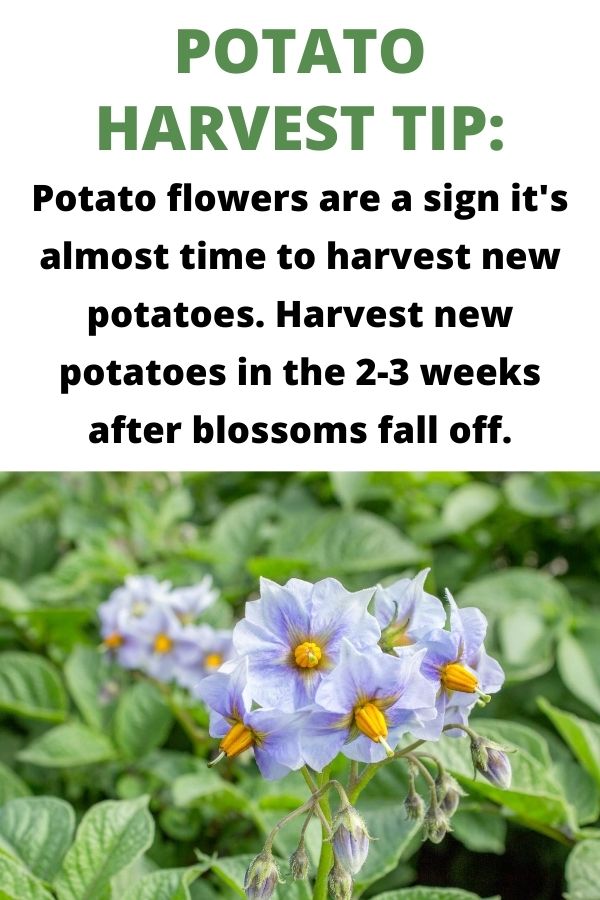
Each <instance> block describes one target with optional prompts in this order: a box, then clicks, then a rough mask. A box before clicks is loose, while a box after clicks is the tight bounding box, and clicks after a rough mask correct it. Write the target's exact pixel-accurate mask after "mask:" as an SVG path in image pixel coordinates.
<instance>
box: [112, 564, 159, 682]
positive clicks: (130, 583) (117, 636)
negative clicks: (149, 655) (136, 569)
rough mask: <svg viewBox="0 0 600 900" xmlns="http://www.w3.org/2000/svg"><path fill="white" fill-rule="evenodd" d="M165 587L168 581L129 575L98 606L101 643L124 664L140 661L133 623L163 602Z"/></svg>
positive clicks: (141, 649) (128, 666) (130, 666)
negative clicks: (161, 581)
mask: <svg viewBox="0 0 600 900" xmlns="http://www.w3.org/2000/svg"><path fill="white" fill-rule="evenodd" d="M167 590H168V582H163V583H160V582H158V581H157V580H156V578H154V577H153V576H151V575H142V576H133V575H132V576H129V577H127V578H126V579H125V584H124V585H122V586H121V587H118V588H117V589H116V590H114V591H113V592H112V594H111V595H110V597H109V599H108V600H107V601H106V603H102V604H101V605H100V606H99V607H98V616H99V618H100V633H101V635H102V638H103V642H104V647H105V649H107V650H109V651H110V652H111V653H113V654H114V656H115V658H116V660H117V662H118V663H119V664H120V665H121V666H123V667H124V668H126V669H136V668H140V667H141V665H142V664H143V661H144V659H145V656H146V653H145V647H144V645H143V642H140V640H139V639H138V637H137V633H136V632H137V623H139V622H140V621H141V620H143V619H144V617H145V616H147V615H148V613H149V612H150V611H151V610H152V609H155V608H157V607H159V606H160V604H161V603H162V602H164V599H165V597H166V594H167Z"/></svg>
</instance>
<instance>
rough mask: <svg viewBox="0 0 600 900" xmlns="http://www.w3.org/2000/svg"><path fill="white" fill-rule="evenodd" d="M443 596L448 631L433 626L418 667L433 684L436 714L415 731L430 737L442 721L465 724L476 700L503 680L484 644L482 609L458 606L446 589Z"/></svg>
mask: <svg viewBox="0 0 600 900" xmlns="http://www.w3.org/2000/svg"><path fill="white" fill-rule="evenodd" d="M446 597H447V600H448V604H449V606H450V631H442V630H441V629H434V630H433V631H432V632H431V633H430V634H429V635H427V637H426V638H425V639H424V640H423V641H422V645H423V646H424V647H426V649H427V653H426V656H425V659H424V660H423V665H422V669H421V670H422V672H423V674H424V675H425V677H426V678H427V679H429V681H430V682H431V683H432V684H434V685H435V687H436V692H437V697H436V709H437V718H436V720H435V722H433V723H428V725H427V726H426V728H425V729H424V730H423V731H421V732H417V734H418V735H419V736H420V737H421V736H423V737H427V738H429V739H432V740H435V738H436V737H438V736H439V734H440V732H441V729H442V727H443V726H444V725H445V724H449V723H451V722H457V723H460V724H463V725H465V724H466V723H467V720H468V718H469V713H470V712H471V710H472V708H473V706H474V705H475V704H476V703H477V701H478V700H479V699H480V698H483V699H484V700H485V699H486V698H487V699H489V697H488V695H489V694H494V693H496V692H497V691H499V690H500V688H501V687H502V684H503V683H504V672H503V671H502V668H501V666H500V664H499V663H498V662H497V661H496V660H495V659H493V658H492V657H491V656H488V654H487V653H486V651H485V648H484V646H483V642H484V639H485V635H486V631H487V620H486V618H485V616H484V615H483V613H482V612H481V611H480V610H479V609H476V608H475V607H466V608H465V609H459V608H458V606H457V605H456V602H455V600H454V598H453V596H452V594H451V593H450V592H449V591H446ZM456 733H458V732H456ZM450 734H452V732H450Z"/></svg>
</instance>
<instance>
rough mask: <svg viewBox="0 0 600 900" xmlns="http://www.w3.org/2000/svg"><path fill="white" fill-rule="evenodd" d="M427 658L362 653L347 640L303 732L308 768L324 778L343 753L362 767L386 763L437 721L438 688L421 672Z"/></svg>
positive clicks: (417, 654) (418, 654)
mask: <svg viewBox="0 0 600 900" xmlns="http://www.w3.org/2000/svg"><path fill="white" fill-rule="evenodd" d="M425 652H426V651H425V650H418V651H415V652H414V653H412V654H404V655H403V656H401V657H398V656H395V655H391V654H387V653H383V652H382V651H381V650H380V649H379V647H376V648H373V649H370V650H367V651H365V652H360V651H358V650H356V648H355V647H353V646H352V644H351V643H350V642H349V641H348V640H346V639H344V640H343V641H342V646H341V653H340V659H339V663H338V665H337V666H336V667H335V669H334V670H333V672H332V673H331V674H330V675H328V676H327V677H326V678H324V679H323V680H322V682H321V684H320V685H319V687H318V689H317V693H316V697H315V705H314V707H313V708H312V711H311V714H310V717H309V718H308V720H307V722H306V723H305V725H304V727H303V733H302V752H303V755H304V758H305V760H306V762H307V763H308V765H309V766H311V767H312V768H313V769H315V770H317V771H319V772H320V771H321V770H322V769H323V768H324V767H325V766H326V765H327V764H328V763H330V762H331V760H332V759H334V757H335V756H337V754H338V753H339V752H340V751H341V752H342V753H343V754H344V755H345V756H347V757H348V758H349V759H355V760H358V761H359V762H365V763H371V762H380V761H381V760H383V759H385V758H386V756H390V755H393V751H394V749H395V747H396V746H397V744H398V741H399V740H400V738H401V737H402V736H403V735H404V734H406V733H408V732H413V731H415V730H416V728H418V727H420V726H421V725H422V724H423V722H425V721H427V720H428V719H431V718H433V717H435V715H436V712H435V708H434V703H435V693H436V691H435V685H434V684H432V683H431V682H430V681H428V679H426V678H424V677H423V675H422V674H421V671H420V668H421V663H422V660H423V658H424V656H425Z"/></svg>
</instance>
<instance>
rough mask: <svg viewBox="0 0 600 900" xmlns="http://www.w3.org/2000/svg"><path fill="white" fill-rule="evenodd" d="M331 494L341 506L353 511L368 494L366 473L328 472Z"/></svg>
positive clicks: (367, 475)
mask: <svg viewBox="0 0 600 900" xmlns="http://www.w3.org/2000/svg"><path fill="white" fill-rule="evenodd" d="M329 480H330V481H331V487H332V488H333V493H334V494H335V496H336V497H337V499H338V500H339V502H340V503H341V505H342V506H345V507H347V508H348V509H353V508H354V507H355V506H356V505H357V504H358V502H359V501H360V500H362V499H363V497H365V496H367V495H368V493H369V486H370V480H371V479H370V475H369V473H368V472H330V473H329Z"/></svg>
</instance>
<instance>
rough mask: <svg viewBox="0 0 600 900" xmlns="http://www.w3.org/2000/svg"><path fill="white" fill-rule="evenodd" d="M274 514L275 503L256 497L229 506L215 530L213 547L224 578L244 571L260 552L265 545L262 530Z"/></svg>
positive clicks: (265, 498) (252, 496)
mask: <svg viewBox="0 0 600 900" xmlns="http://www.w3.org/2000/svg"><path fill="white" fill-rule="evenodd" d="M274 511H275V506H274V504H273V501H272V500H270V499H269V498H268V497H263V496H262V495H260V494H253V495H250V496H249V497H243V498H242V499H241V500H236V501H235V502H234V503H231V504H229V506H228V507H227V509H226V510H225V511H224V512H222V513H221V515H220V516H219V518H218V519H217V521H216V522H215V525H214V527H213V530H212V544H213V547H214V549H215V552H216V553H217V555H218V558H219V563H218V565H217V568H218V570H219V573H220V574H221V575H222V576H223V577H231V576H232V575H234V574H236V573H237V572H238V571H240V570H243V568H244V565H245V561H246V558H247V557H249V556H253V555H254V554H255V553H257V552H258V550H259V548H260V547H261V544H262V543H263V538H262V536H261V528H262V526H263V525H264V524H265V522H267V521H268V519H270V518H271V516H272V515H273V513H274Z"/></svg>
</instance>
